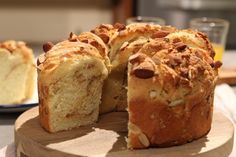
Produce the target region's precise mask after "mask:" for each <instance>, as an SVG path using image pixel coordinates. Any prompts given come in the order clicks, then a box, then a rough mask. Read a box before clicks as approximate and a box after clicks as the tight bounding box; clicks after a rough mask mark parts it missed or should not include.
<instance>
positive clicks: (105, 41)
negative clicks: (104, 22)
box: [99, 33, 110, 44]
mask: <svg viewBox="0 0 236 157" xmlns="http://www.w3.org/2000/svg"><path fill="white" fill-rule="evenodd" d="M99 37H100V38H101V39H102V41H103V42H104V43H105V44H107V43H108V42H109V40H110V37H109V36H108V35H107V34H105V33H101V34H99Z"/></svg>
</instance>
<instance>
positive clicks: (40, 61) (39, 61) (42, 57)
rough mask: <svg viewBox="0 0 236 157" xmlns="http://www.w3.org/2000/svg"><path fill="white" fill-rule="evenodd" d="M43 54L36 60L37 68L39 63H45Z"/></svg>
mask: <svg viewBox="0 0 236 157" xmlns="http://www.w3.org/2000/svg"><path fill="white" fill-rule="evenodd" d="M45 59H46V58H45V54H41V55H39V57H38V59H37V66H39V65H40V64H41V63H43V62H44V61H45Z"/></svg>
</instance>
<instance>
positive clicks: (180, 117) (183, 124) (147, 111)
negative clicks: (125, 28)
mask: <svg viewBox="0 0 236 157" xmlns="http://www.w3.org/2000/svg"><path fill="white" fill-rule="evenodd" d="M180 33H182V32H180ZM183 35H184V37H183V36H182V35H181V34H176V35H175V37H176V36H177V37H178V40H176V38H173V37H174V36H173V35H171V34H170V35H168V36H166V37H165V38H163V39H155V40H152V41H150V42H149V43H146V44H145V45H143V47H142V48H141V49H140V50H139V52H138V53H137V54H135V55H134V56H131V57H130V61H129V62H130V71H129V74H128V75H129V79H128V111H129V126H135V128H138V130H139V132H138V133H137V132H135V131H133V130H132V129H133V128H132V127H130V130H129V142H128V147H129V148H131V149H136V148H145V147H149V146H159V147H163V146H172V145H179V144H184V143H187V142H190V141H192V140H194V139H198V138H200V137H202V136H204V135H205V134H206V133H207V132H208V131H209V130H210V127H211V120H212V106H213V94H214V88H215V84H216V80H217V75H218V67H219V66H220V65H219V64H218V63H216V62H214V61H213V59H212V57H211V56H210V53H209V49H208V47H206V49H204V47H203V48H202V47H197V46H196V45H195V44H193V41H187V40H186V39H187V38H188V35H189V34H185V33H184V34H183ZM190 35H192V34H190ZM169 36H170V38H169ZM191 40H192V39H191ZM193 40H195V39H194V38H193ZM194 42H198V41H194ZM218 65H219V66H218ZM137 69H138V70H139V71H138V72H140V71H141V73H137ZM137 85H138V86H137ZM140 91H142V92H140ZM141 115H142V116H141ZM136 130H137V129H136ZM140 134H142V138H141V137H140ZM143 137H146V138H143ZM144 139H145V140H144ZM147 141H148V142H147ZM148 143H149V144H148Z"/></svg>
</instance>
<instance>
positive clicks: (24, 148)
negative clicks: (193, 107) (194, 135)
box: [15, 107, 234, 157]
mask: <svg viewBox="0 0 236 157" xmlns="http://www.w3.org/2000/svg"><path fill="white" fill-rule="evenodd" d="M127 117H128V116H127V113H126V112H113V113H108V114H105V115H102V116H100V119H99V121H98V123H97V124H95V125H91V126H86V127H80V128H78V129H73V130H71V131H64V132H59V133H55V134H50V133H47V132H46V131H44V130H43V129H42V128H41V127H40V125H39V119H38V108H37V107H36V108H33V109H30V110H28V111H26V112H25V113H23V114H22V115H21V116H20V117H19V118H18V119H17V120H16V123H15V143H16V153H17V157H79V156H93V157H103V156H104V157H105V156H106V157H113V156H114V157H121V156H122V157H147V156H150V157H153V156H155V157H187V156H198V157H199V156H200V157H226V156H228V155H229V154H230V152H231V151H232V146H233V132H234V128H233V125H232V123H231V122H230V121H229V120H228V119H227V118H226V117H224V116H223V115H222V114H221V113H219V112H215V113H214V118H213V125H212V129H211V131H210V132H209V134H208V135H207V136H205V137H203V138H201V139H199V140H196V141H193V142H191V143H188V144H185V145H181V146H175V147H169V148H152V149H145V150H134V151H131V150H127V148H126V142H125V137H126V136H127V128H126V126H127Z"/></svg>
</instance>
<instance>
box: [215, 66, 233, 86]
mask: <svg viewBox="0 0 236 157" xmlns="http://www.w3.org/2000/svg"><path fill="white" fill-rule="evenodd" d="M221 83H227V84H230V85H236V68H223V69H220V70H219V80H218V84H221Z"/></svg>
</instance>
